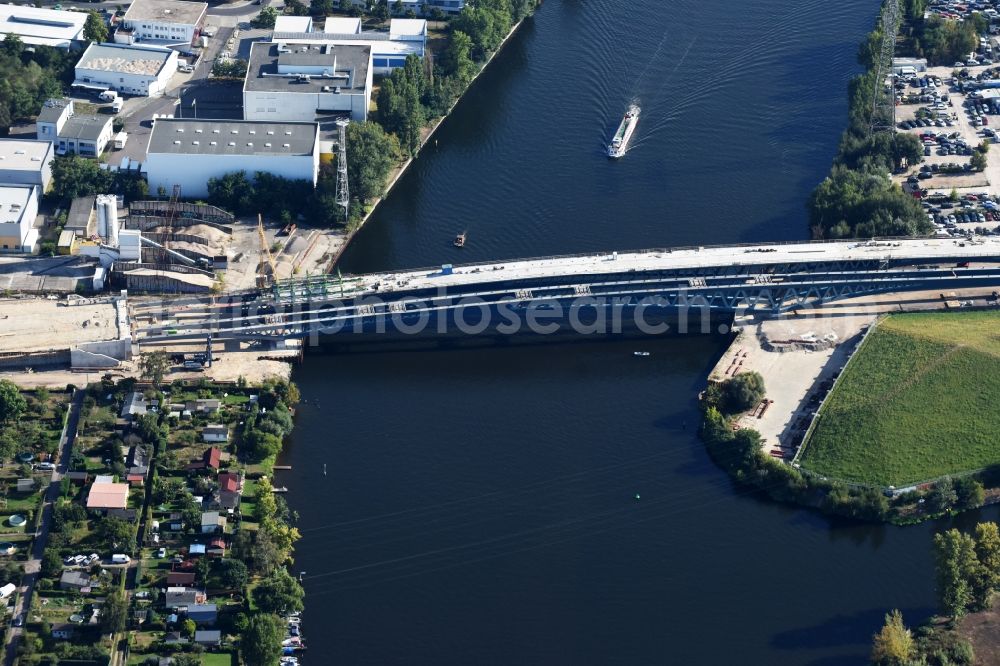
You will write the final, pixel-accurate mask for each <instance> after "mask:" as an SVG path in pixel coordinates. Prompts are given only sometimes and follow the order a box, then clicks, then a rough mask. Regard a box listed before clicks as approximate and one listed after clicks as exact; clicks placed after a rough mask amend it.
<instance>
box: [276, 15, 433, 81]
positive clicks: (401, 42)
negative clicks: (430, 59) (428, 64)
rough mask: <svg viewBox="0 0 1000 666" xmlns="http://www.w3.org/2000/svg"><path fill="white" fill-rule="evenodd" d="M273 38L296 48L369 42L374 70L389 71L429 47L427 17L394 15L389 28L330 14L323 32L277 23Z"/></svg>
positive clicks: (365, 44) (422, 54) (384, 72)
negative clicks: (297, 29)
mask: <svg viewBox="0 0 1000 666" xmlns="http://www.w3.org/2000/svg"><path fill="white" fill-rule="evenodd" d="M271 41H272V42H275V43H277V44H281V45H285V46H288V47H290V48H294V44H295V43H299V44H333V45H334V46H337V45H345V46H349V45H354V46H367V47H369V48H371V50H372V71H373V73H375V74H389V73H391V72H392V70H394V69H396V68H398V67H402V66H403V65H405V64H406V57H407V56H409V55H416V56H419V57H421V58H422V57H423V56H424V51H425V50H426V47H427V21H425V20H424V19H392V20H391V21H389V30H388V31H387V32H386V31H371V32H364V31H362V29H361V19H357V18H347V17H340V16H329V17H327V19H326V23H325V25H324V26H323V32H309V31H303V32H294V31H292V30H289V29H286V28H283V27H282V28H280V29H279V25H278V24H277V23H275V25H274V32H273V33H272V35H271Z"/></svg>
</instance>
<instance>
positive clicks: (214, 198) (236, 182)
mask: <svg viewBox="0 0 1000 666" xmlns="http://www.w3.org/2000/svg"><path fill="white" fill-rule="evenodd" d="M254 197H255V192H254V189H253V183H251V182H250V179H249V178H247V172H246V171H234V172H232V173H227V174H225V175H224V176H222V177H221V178H209V179H208V200H209V202H211V203H212V204H214V205H216V206H219V207H220V208H226V209H227V210H231V211H233V212H235V213H237V214H246V213H249V212H251V211H252V209H253V203H254Z"/></svg>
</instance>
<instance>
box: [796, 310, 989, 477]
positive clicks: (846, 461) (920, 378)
mask: <svg viewBox="0 0 1000 666" xmlns="http://www.w3.org/2000/svg"><path fill="white" fill-rule="evenodd" d="M998 397H1000V313H998V312H990V311H987V312H961V313H959V312H941V313H921V314H899V315H893V316H891V317H889V318H887V319H885V320H883V321H882V322H881V323H880V324H879V326H878V328H877V329H876V330H874V331H873V332H872V333H871V335H870V336H869V337H868V339H867V341H866V342H865V344H864V346H863V347H862V348H861V349H860V350H858V352H857V354H856V355H855V357H854V358H853V359H852V361H851V363H850V364H849V365H848V368H847V370H846V371H845V373H844V375H843V376H842V378H841V381H840V383H839V384H838V385H837V388H836V389H835V390H834V393H833V395H831V396H830V399H829V400H828V401H827V404H826V405H825V407H824V408H823V413H822V416H821V418H820V421H819V423H818V424H817V427H816V430H815V432H814V433H813V436H812V437H811V439H810V440H809V442H808V443H807V446H806V449H805V452H804V453H803V457H802V460H801V462H802V466H803V467H804V468H805V469H808V470H810V471H813V472H818V473H821V474H825V475H828V476H831V477H834V478H839V479H845V480H849V481H857V482H861V483H870V484H878V485H895V486H897V487H901V486H905V485H907V484H909V483H913V482H916V481H923V480H926V479H931V478H934V477H938V476H941V475H944V474H954V473H957V472H962V471H967V470H973V469H978V468H981V467H985V466H987V465H992V464H995V463H1000V438H998V434H1000V409H998V408H997V398H998Z"/></svg>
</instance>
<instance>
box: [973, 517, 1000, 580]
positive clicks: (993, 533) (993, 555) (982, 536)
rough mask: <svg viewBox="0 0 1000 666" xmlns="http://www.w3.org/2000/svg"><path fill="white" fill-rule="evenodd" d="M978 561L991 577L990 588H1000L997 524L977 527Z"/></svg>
mask: <svg viewBox="0 0 1000 666" xmlns="http://www.w3.org/2000/svg"><path fill="white" fill-rule="evenodd" d="M976 559H978V560H979V563H980V564H981V565H982V566H983V569H984V572H985V574H986V575H987V576H988V577H989V581H988V585H989V587H991V588H993V589H997V588H998V587H1000V529H998V527H997V524H996V523H979V524H978V525H976Z"/></svg>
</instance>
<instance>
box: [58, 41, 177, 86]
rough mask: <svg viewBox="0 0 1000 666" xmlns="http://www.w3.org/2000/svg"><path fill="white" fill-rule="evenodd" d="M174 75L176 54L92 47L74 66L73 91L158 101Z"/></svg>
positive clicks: (123, 46) (137, 48) (115, 46)
mask: <svg viewBox="0 0 1000 666" xmlns="http://www.w3.org/2000/svg"><path fill="white" fill-rule="evenodd" d="M176 71H177V51H172V50H170V49H164V48H158V47H155V46H129V45H126V44H91V45H90V46H88V47H87V50H86V51H84V52H83V55H82V56H81V57H80V61H79V62H78V63H77V64H76V80H75V81H74V82H73V86H74V87H78V88H88V89H90V90H116V91H118V92H120V93H124V94H128V95H140V96H146V97H159V96H160V95H162V94H163V91H164V90H165V89H166V87H167V82H168V81H170V77H171V76H173V74H174V73H175V72H176Z"/></svg>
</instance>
